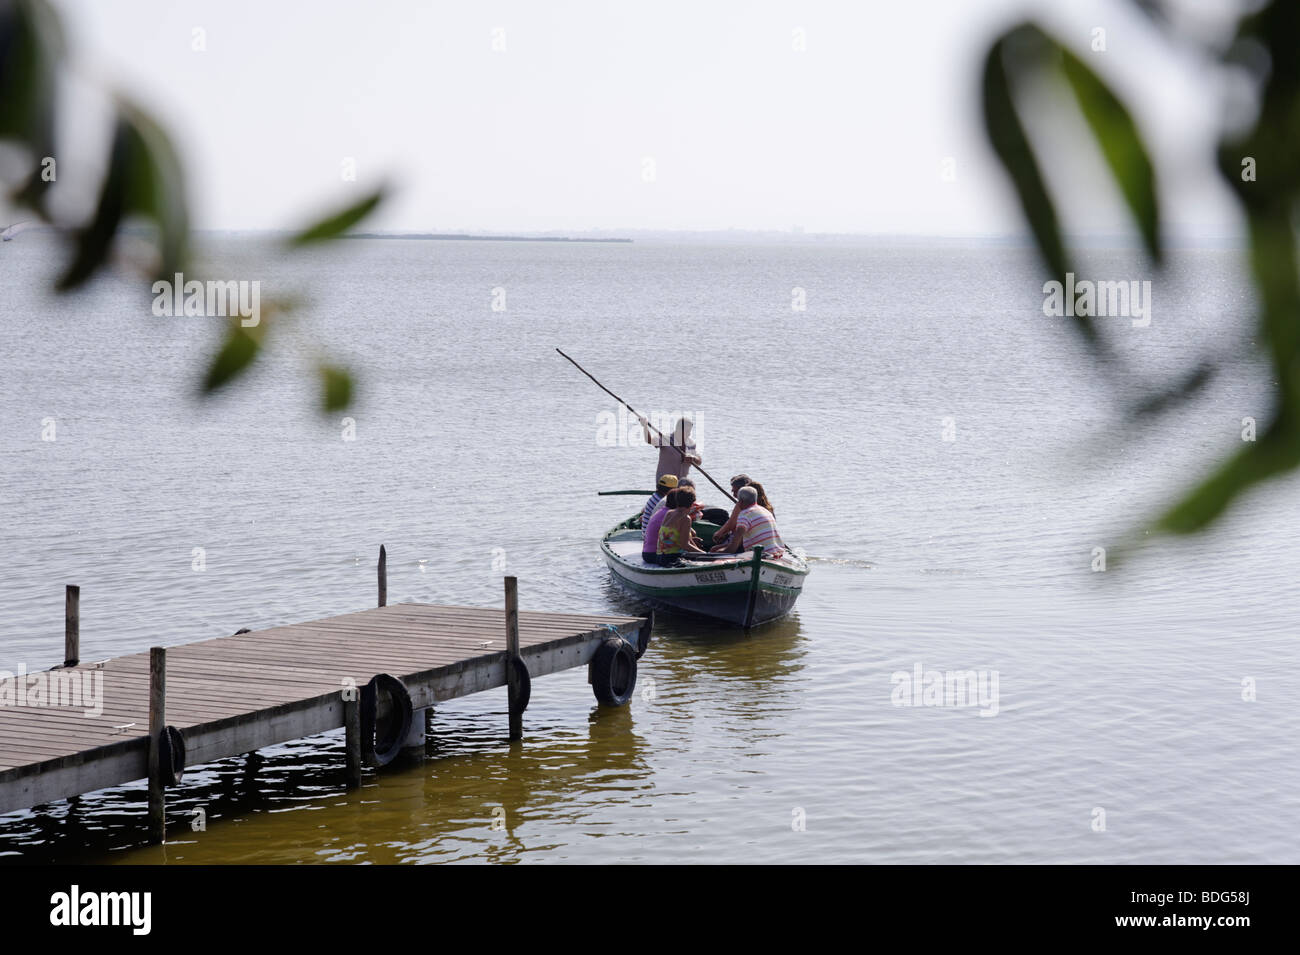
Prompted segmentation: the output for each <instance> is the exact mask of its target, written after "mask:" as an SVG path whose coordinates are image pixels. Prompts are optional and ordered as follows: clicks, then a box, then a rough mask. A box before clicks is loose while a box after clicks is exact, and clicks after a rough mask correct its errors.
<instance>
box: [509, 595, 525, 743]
mask: <svg viewBox="0 0 1300 955" xmlns="http://www.w3.org/2000/svg"><path fill="white" fill-rule="evenodd" d="M517 659H519V580H518V578H516V577H507V578H506V690H507V693H508V699H509V707H510V739H511V741H514V740H517V739H522V738H523V735H524V711H523V709H522V708H521V707H520V706H519V702H520V701H519V694H520V690H521V687H520V685H519V668H518V667H517V666H516V664H515V661H516V660H517Z"/></svg>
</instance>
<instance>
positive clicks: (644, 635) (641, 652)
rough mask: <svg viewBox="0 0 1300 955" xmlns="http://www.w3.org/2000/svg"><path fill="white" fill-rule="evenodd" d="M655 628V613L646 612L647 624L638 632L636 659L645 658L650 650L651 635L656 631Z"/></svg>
mask: <svg viewBox="0 0 1300 955" xmlns="http://www.w3.org/2000/svg"><path fill="white" fill-rule="evenodd" d="M654 628H655V612H654V611H653V610H650V611H647V612H646V615H645V623H644V624H643V625H642V626H641V629H640V630H639V631H637V635H636V658H637V659H638V660H640V659H641V658H642V657H643V656H645V652H646V651H647V650H649V649H650V634H651V633H652V632H653V631H654Z"/></svg>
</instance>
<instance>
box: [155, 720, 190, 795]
mask: <svg viewBox="0 0 1300 955" xmlns="http://www.w3.org/2000/svg"><path fill="white" fill-rule="evenodd" d="M158 773H159V775H160V776H161V777H162V783H163V785H164V786H175V785H176V784H177V783H179V782H180V781H181V777H182V776H184V775H185V736H184V735H183V734H182V733H181V731H180V730H178V729H177V728H176V727H174V726H164V727H163V728H162V729H161V730H159V731H158Z"/></svg>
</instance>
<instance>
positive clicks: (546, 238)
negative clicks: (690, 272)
mask: <svg viewBox="0 0 1300 955" xmlns="http://www.w3.org/2000/svg"><path fill="white" fill-rule="evenodd" d="M339 238H340V239H440V240H454V241H457V242H631V241H632V240H631V239H621V238H615V239H601V238H594V237H592V238H582V237H576V236H567V235H469V234H468V233H458V232H409V233H400V234H397V233H392V232H349V233H347V234H346V235H341V236H339Z"/></svg>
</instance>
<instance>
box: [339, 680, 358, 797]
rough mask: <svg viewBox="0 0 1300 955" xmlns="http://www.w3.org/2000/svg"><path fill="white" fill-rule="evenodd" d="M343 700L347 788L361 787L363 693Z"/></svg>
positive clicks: (356, 691)
mask: <svg viewBox="0 0 1300 955" xmlns="http://www.w3.org/2000/svg"><path fill="white" fill-rule="evenodd" d="M354 692H355V693H356V696H355V697H354V698H353V699H350V700H349V699H347V698H346V697H345V698H344V699H343V748H344V751H345V752H346V754H347V787H348V789H356V788H357V787H358V786H360V785H361V691H360V690H355V691H354Z"/></svg>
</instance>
